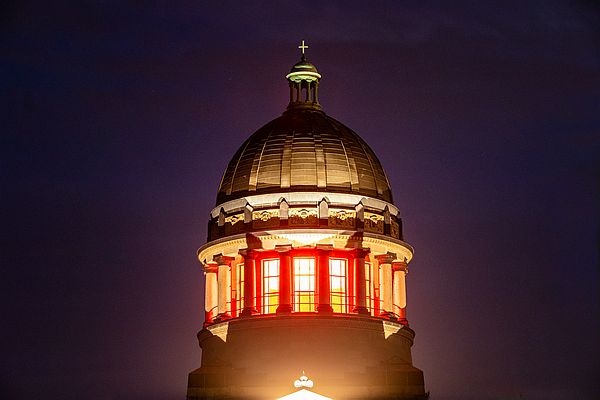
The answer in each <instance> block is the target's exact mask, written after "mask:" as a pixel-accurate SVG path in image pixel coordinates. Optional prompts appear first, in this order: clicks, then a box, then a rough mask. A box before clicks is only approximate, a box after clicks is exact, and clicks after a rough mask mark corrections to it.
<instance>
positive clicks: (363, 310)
mask: <svg viewBox="0 0 600 400" xmlns="http://www.w3.org/2000/svg"><path fill="white" fill-rule="evenodd" d="M352 312H355V313H357V314H359V315H371V313H370V312H369V310H368V309H367V307H354V310H352Z"/></svg>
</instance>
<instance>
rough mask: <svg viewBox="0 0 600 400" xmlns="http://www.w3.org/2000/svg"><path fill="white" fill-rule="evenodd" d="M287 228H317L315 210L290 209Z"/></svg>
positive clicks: (317, 220)
mask: <svg viewBox="0 0 600 400" xmlns="http://www.w3.org/2000/svg"><path fill="white" fill-rule="evenodd" d="M288 224H289V226H318V225H319V218H318V217H317V210H316V209H308V208H292V209H290V210H289V216H288Z"/></svg>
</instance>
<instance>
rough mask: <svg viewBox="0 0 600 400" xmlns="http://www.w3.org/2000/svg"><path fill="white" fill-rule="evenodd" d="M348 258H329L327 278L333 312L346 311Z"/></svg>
mask: <svg viewBox="0 0 600 400" xmlns="http://www.w3.org/2000/svg"><path fill="white" fill-rule="evenodd" d="M347 275H348V260H343V259H337V258H332V259H330V260H329V280H330V285H331V307H332V308H333V311H334V312H338V313H345V312H348V311H347V309H348V305H347V301H346V298H347V297H346V294H347V278H346V276H347Z"/></svg>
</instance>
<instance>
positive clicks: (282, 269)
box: [277, 250, 292, 314]
mask: <svg viewBox="0 0 600 400" xmlns="http://www.w3.org/2000/svg"><path fill="white" fill-rule="evenodd" d="M291 268H292V266H291V257H290V252H289V250H285V251H280V253H279V305H278V306H277V314H287V313H291V312H292V270H291Z"/></svg>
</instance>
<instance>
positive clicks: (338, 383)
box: [187, 313, 428, 400]
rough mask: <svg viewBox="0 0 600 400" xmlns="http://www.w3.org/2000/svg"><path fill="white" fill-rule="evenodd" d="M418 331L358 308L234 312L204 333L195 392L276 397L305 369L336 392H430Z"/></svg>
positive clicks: (193, 396)
mask: <svg viewBox="0 0 600 400" xmlns="http://www.w3.org/2000/svg"><path fill="white" fill-rule="evenodd" d="M413 339H414V331H412V330H411V329H410V328H408V327H406V326H404V325H401V324H399V323H394V322H389V321H385V320H381V319H378V318H372V317H364V316H357V315H329V316H320V315H315V314H312V313H311V314H305V315H301V314H292V315H289V316H270V315H269V316H260V317H258V316H257V317H252V318H244V319H234V320H231V321H227V322H223V323H220V324H215V325H211V326H209V327H207V328H205V329H203V330H202V331H200V332H199V333H198V340H199V342H200V346H201V347H202V366H201V367H200V368H199V369H197V370H195V371H193V372H191V373H190V374H189V380H188V392H187V399H188V400H205V399H206V400H208V399H215V400H217V399H219V400H220V399H231V400H234V399H235V400H237V399H246V400H253V399H256V400H259V399H260V400H275V399H277V398H279V397H282V396H284V395H287V394H289V393H291V392H293V391H295V390H296V389H294V387H293V382H294V380H295V379H297V378H298V377H299V376H300V375H301V374H302V373H303V371H305V373H306V375H308V376H309V377H310V378H311V380H313V381H314V384H315V386H314V389H313V390H314V391H315V392H318V393H319V394H322V395H324V396H327V397H330V398H332V399H334V400H337V399H344V400H353V399H356V400H359V399H361V400H364V399H373V400H375V399H377V400H384V399H386V400H387V399H389V400H391V399H405V400H409V399H410V400H417V399H419V400H420V399H426V398H427V397H428V395H427V394H426V393H425V389H424V380H423V372H422V371H421V370H419V369H418V368H415V367H414V366H413V365H412V357H411V352H410V349H411V346H412V344H413Z"/></svg>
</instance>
